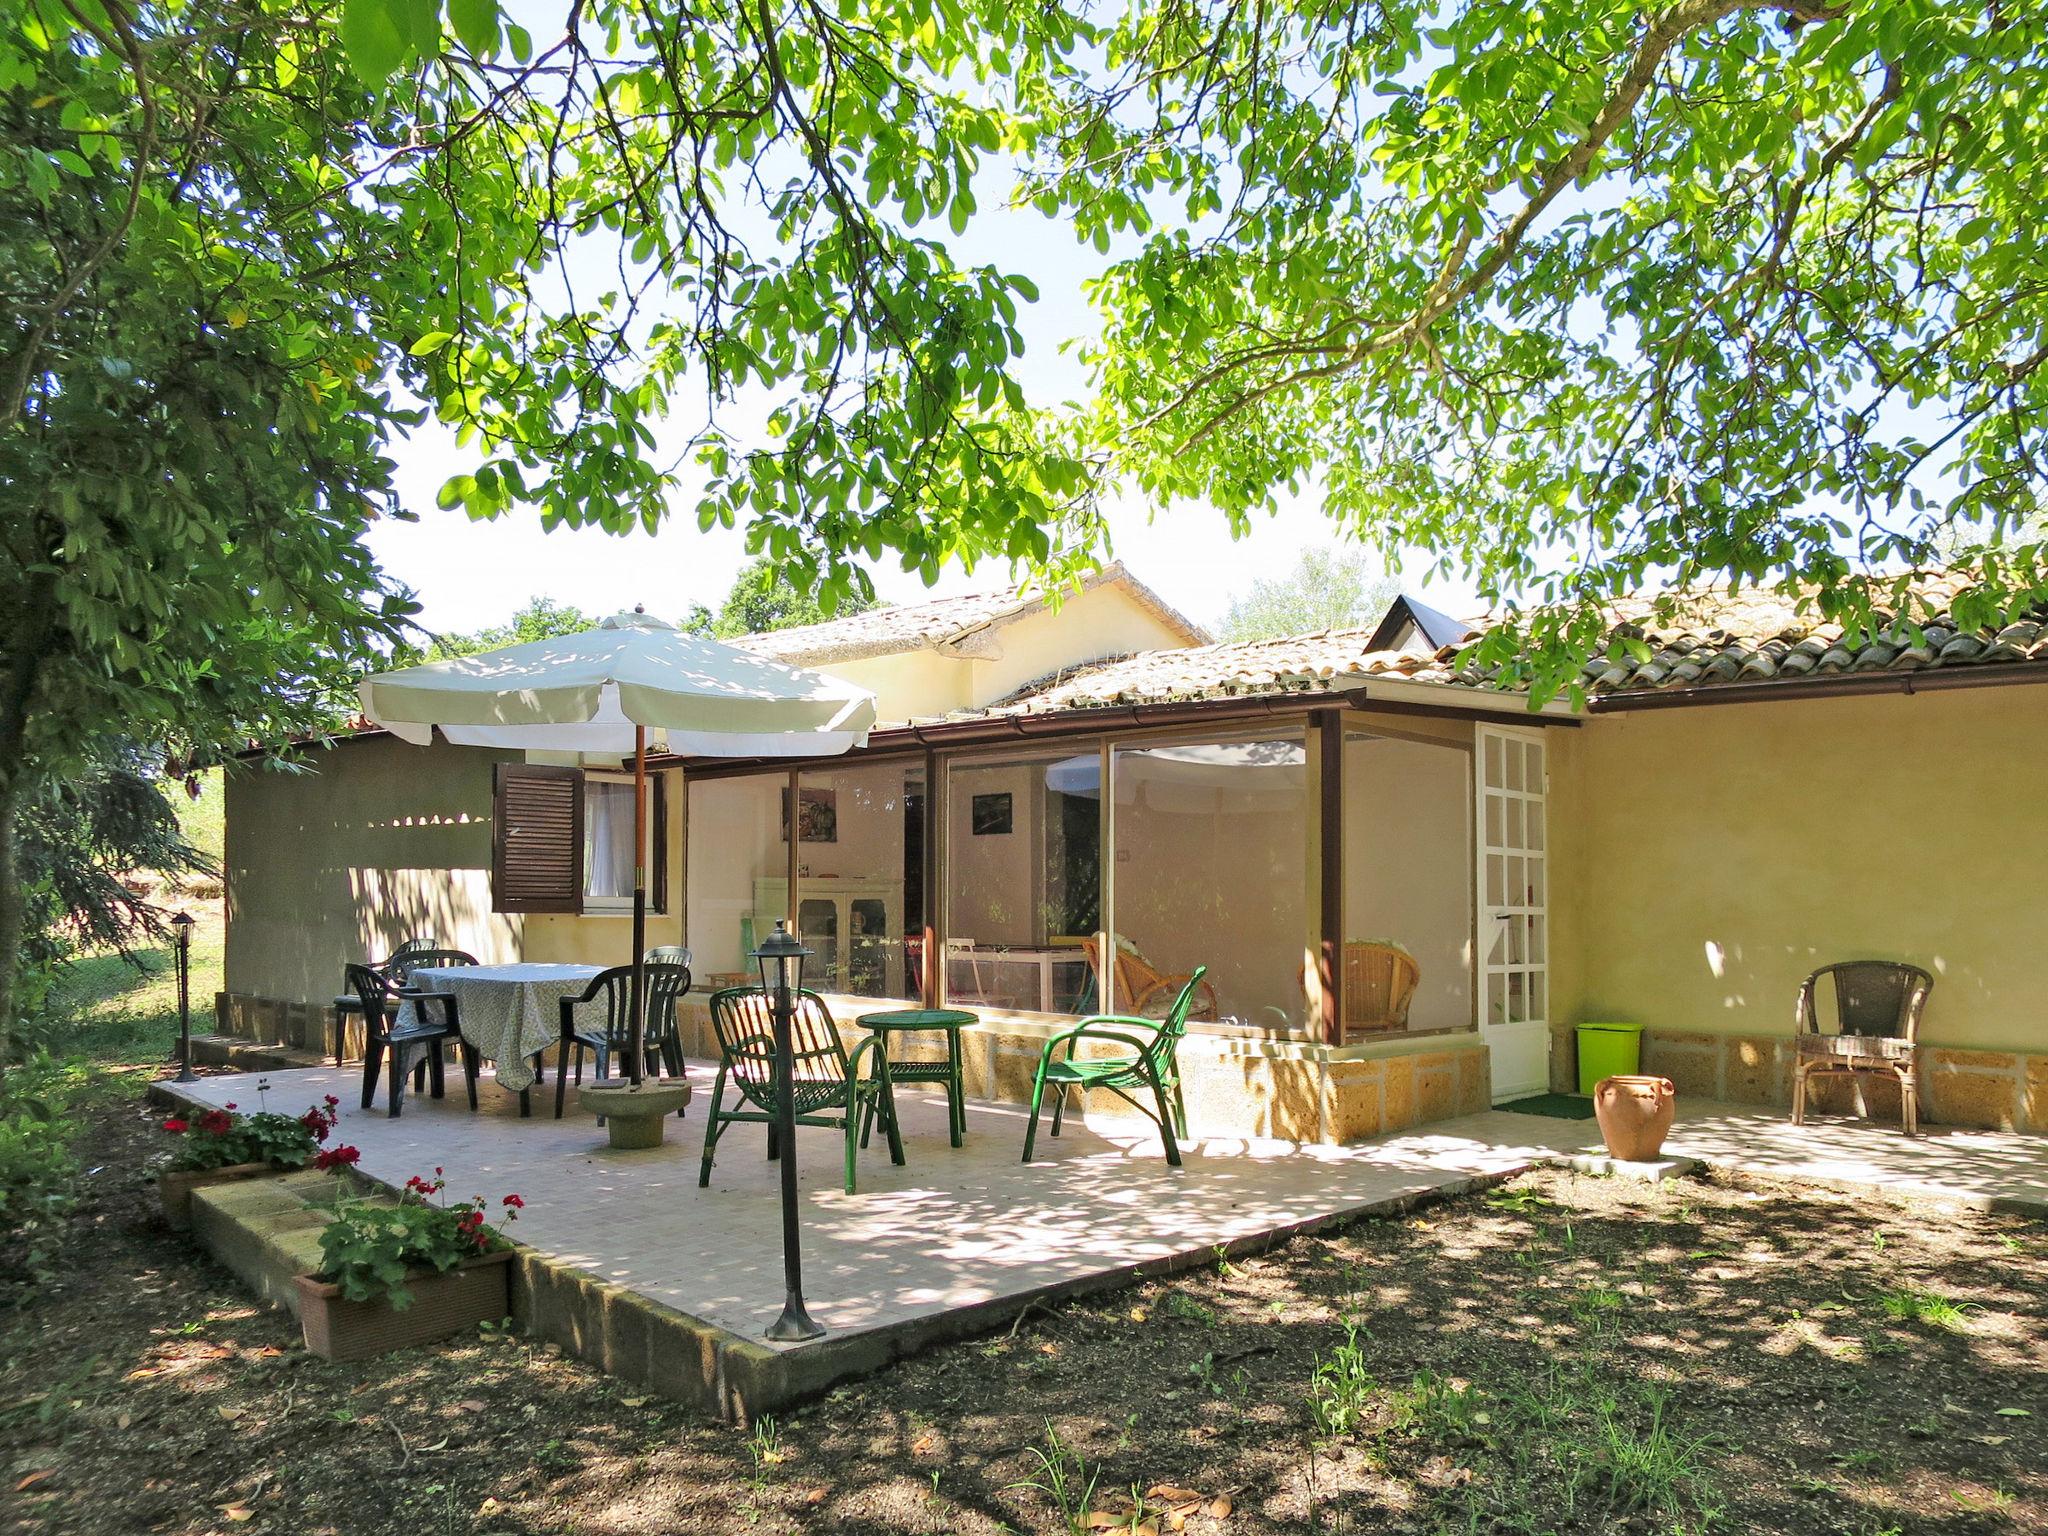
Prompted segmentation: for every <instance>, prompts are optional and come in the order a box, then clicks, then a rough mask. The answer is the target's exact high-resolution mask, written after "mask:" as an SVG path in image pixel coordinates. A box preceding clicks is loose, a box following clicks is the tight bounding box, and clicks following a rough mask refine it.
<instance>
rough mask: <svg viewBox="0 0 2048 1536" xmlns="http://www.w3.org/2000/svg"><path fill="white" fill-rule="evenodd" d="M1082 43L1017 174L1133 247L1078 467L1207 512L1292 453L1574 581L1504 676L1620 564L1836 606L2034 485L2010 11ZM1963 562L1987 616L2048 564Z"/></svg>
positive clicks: (1956, 4)
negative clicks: (1075, 83)
mask: <svg viewBox="0 0 2048 1536" xmlns="http://www.w3.org/2000/svg"><path fill="white" fill-rule="evenodd" d="M1101 46H1102V48H1103V51H1104V54H1105V56H1106V58H1107V61H1108V68H1109V72H1110V74H1111V75H1112V76H1113V78H1112V79H1111V81H1110V82H1109V83H1107V84H1104V85H1101V86H1098V87H1092V88H1091V89H1090V90H1088V91H1087V92H1086V93H1084V94H1083V96H1082V97H1081V98H1079V99H1080V100H1081V101H1084V102H1092V104H1093V108H1094V110H1093V112H1092V115H1080V116H1076V117H1073V118H1070V120H1069V125H1068V129H1067V134H1066V137H1065V138H1064V140H1063V141H1062V150H1063V152H1062V153H1061V154H1060V155H1059V156H1058V157H1057V159H1056V160H1055V161H1054V163H1052V164H1051V165H1050V166H1049V167H1048V168H1047V169H1046V170H1045V172H1044V173H1043V174H1042V175H1041V176H1040V177H1039V179H1038V181H1037V183H1036V186H1035V192H1036V195H1037V197H1038V200H1039V202H1040V205H1041V206H1042V207H1045V208H1046V209H1048V210H1071V211H1072V212H1073V215H1074V217H1075V218H1076V219H1077V221H1078V224H1079V228H1080V231H1081V233H1082V234H1084V235H1093V236H1096V237H1097V238H1098V239H1106V238H1107V237H1108V236H1109V235H1110V234H1112V233H1120V232H1131V231H1137V232H1140V233H1142V234H1143V236H1144V240H1143V245H1142V249H1141V250H1140V251H1139V252H1138V253H1137V254H1135V255H1133V256H1131V257H1129V258H1128V259H1125V260H1121V261H1118V262H1116V263H1115V264H1114V265H1112V266H1111V267H1110V269H1109V270H1108V272H1107V274H1106V275H1105V277H1104V279H1103V281H1102V283H1101V285H1100V287H1099V289H1098V290H1097V296H1098V301H1099V304H1100V307H1101V309H1102V312H1103V315H1104V318H1105V331H1104V335H1103V337H1102V339H1101V342H1100V344H1099V345H1098V346H1097V347H1096V348H1095V349H1094V353H1093V356H1094V359H1095V362H1096V366H1097V368H1098V371H1099V378H1100V381H1101V385H1102V389H1101V396H1100V402H1099V409H1098V415H1097V420H1096V423H1095V426H1094V432H1093V438H1094V440H1095V441H1096V442H1098V443H1100V444H1103V445H1106V447H1105V463H1106V467H1107V469H1108V470H1109V471H1110V472H1112V473H1114V472H1117V471H1121V472H1124V473H1127V474H1130V475H1133V476H1135V477H1137V478H1138V479H1139V480H1140V481H1141V482H1142V483H1143V484H1144V485H1145V486H1146V487H1147V488H1148V489H1149V490H1150V491H1151V492H1152V493H1153V494H1155V495H1156V496H1158V497H1161V498H1168V499H1173V498H1187V499H1205V500H1207V501H1210V502H1212V503H1214V504H1215V505H1217V506H1219V507H1221V508H1223V509H1224V510H1225V511H1227V512H1229V513H1231V514H1232V515H1234V516H1238V517H1242V516H1243V515H1245V514H1246V513H1248V512H1250V511H1252V510H1255V509H1257V508H1260V507H1262V506H1264V505H1266V504H1268V503H1269V502H1270V501H1271V499H1272V497H1273V496H1274V494H1275V492H1276V490H1277V489H1279V488H1281V487H1284V486H1288V485H1292V484H1295V483H1298V482H1301V481H1303V480H1305V479H1308V478H1310V477H1315V478H1317V479H1318V480H1319V483H1320V488H1321V491H1322V494H1323V497H1324V505H1325V507H1326V509H1327V510H1328V511H1329V513H1330V514H1331V516H1332V517H1334V518H1336V519H1337V520H1338V521H1340V522H1341V523H1344V524H1346V525H1348V526H1350V527H1352V528H1354V529H1356V530H1357V531H1358V532H1359V533H1360V534H1361V535H1362V536H1364V537H1366V538H1368V539H1370V540H1372V541H1374V542H1377V543H1379V544H1380V545H1382V546H1383V547H1386V548H1388V549H1392V548H1394V547H1396V546H1398V545H1400V544H1403V543H1408V544H1417V545H1421V546H1423V547H1425V548H1429V549H1432V550H1440V551H1442V552H1443V554H1444V558H1445V560H1446V561H1447V563H1450V564H1452V565H1457V566H1462V567H1463V568H1464V569H1465V570H1466V571H1468V572H1469V573H1471V574H1472V575H1473V576H1474V577H1476V579H1477V582H1478V584H1479V586H1480V587H1481V588H1482V590H1484V591H1486V592H1487V593H1488V594H1489V595H1492V596H1496V597H1497V596H1500V595H1502V594H1506V593H1513V592H1515V591H1516V590H1518V589H1520V590H1523V591H1533V592H1534V593H1535V594H1536V595H1538V596H1548V597H1551V598H1554V599H1560V600H1565V601H1572V600H1579V601H1580V602H1581V603H1582V604H1583V606H1581V607H1580V608H1578V609H1577V610H1574V611H1566V612H1564V613H1561V614H1554V615H1548V616H1545V617H1544V618H1543V619H1542V620H1541V621H1539V623H1538V624H1537V625H1536V626H1535V639H1536V641H1537V642H1538V643H1537V648H1536V662H1537V666H1536V668H1535V673H1536V681H1538V683H1539V684H1542V683H1550V684H1555V683H1557V682H1559V681H1561V680H1562V679H1563V678H1565V677H1567V676H1569V671H1570V662H1571V660H1572V654H1571V653H1572V652H1574V651H1578V652H1581V653H1582V652H1583V650H1584V649H1585V648H1586V647H1588V646H1590V645H1593V644H1595V643H1596V642H1597V640H1598V637H1599V633H1600V625H1599V622H1598V618H1597V613H1596V612H1595V611H1594V605H1595V604H1596V603H1597V600H1598V599H1600V598H1602V597H1605V596H1607V595H1609V594H1612V593H1614V592H1616V591H1618V590H1622V589H1626V588H1628V587H1632V586H1635V585H1638V584H1640V583H1641V582H1642V581H1643V580H1644V579H1645V578H1646V577H1649V576H1652V575H1653V574H1664V575H1668V576H1672V577H1676V578H1678V579H1681V580H1683V579H1698V578H1712V577H1718V576H1731V577H1738V578H1744V579H1748V580H1758V579H1769V578H1782V577H1784V576H1787V575H1791V576H1796V577H1799V578H1803V579H1805V580H1806V581H1808V582H1810V583H1812V584H1813V585H1815V586H1817V587H1818V588H1819V589H1820V593H1821V600H1822V603H1823V604H1824V605H1826V606H1828V607H1830V608H1832V609H1834V610H1835V611H1838V612H1839V611H1844V610H1846V611H1848V612H1850V613H1852V614H1853V613H1855V612H1857V611H1858V610H1859V608H1861V607H1862V606H1863V605H1864V604H1866V603H1867V602H1868V601H1869V599H1870V597H1871V595H1872V594H1871V591H1870V589H1869V588H1867V587H1865V586H1863V585H1862V584H1859V583H1857V582H1855V581H1854V580H1852V579H1851V578H1852V577H1853V575H1854V574H1855V572H1856V571H1858V570H1859V569H1861V568H1863V567H1865V566H1866V564H1885V563H1892V564H1896V563H1898V562H1916V561H1921V560H1924V559H1926V558H1927V557H1928V555H1929V553H1930V550H1931V548H1932V547H1933V546H1932V542H1931V541H1932V540H1934V539H1935V538H1936V537H1938V536H1940V535H1942V533H1943V530H1944V528H1945V527H1952V526H1953V525H1956V524H1961V525H1963V526H1964V527H1965V528H1971V529H1972V532H1973V533H1974V534H1975V535H1976V540H1977V541H1979V542H1981V539H1982V538H1983V536H1985V535H1987V534H1990V533H1993V532H1994V531H1995V530H1997V529H1999V528H2000V527H2001V525H2004V524H2007V523H2010V522H2012V521H2013V520H2015V519H2016V518H2017V517H2018V516H2020V515H2022V514H2024V513H2025V512H2027V511H2029V510H2030V509H2031V507H2032V505H2033V501H2034V496H2035V495H2036V493H2038V491H2039V490H2040V488H2041V487H2042V484H2043V464H2042V458H2041V455H2042V449H2043V432H2044V425H2048V414H2044V411H2048V374H2044V372H2043V371H2042V364H2043V363H2044V361H2048V260H2044V258H2048V249H2044V238H2048V237H2044V233H2043V221H2042V220H2041V218H2040V216H2039V210H2040V209H2041V208H2042V206H2043V198H2044V196H2048V111H2044V109H2043V106H2042V103H2043V102H2044V100H2048V96H2044V94H2043V88H2044V85H2048V15H2044V12H2043V11H2042V10H2041V9H2040V8H2039V7H2028V6H2011V5H2006V4H2002V3H1998V0H1990V3H1984V0H1883V3H1862V0H1675V3H1669V4H1665V5H1660V6H1654V7H1649V6H1642V5H1638V4H1635V3H1613V0H1571V3H1565V4H1546V5H1541V6H1535V5H1528V4H1523V3H1519V0H1464V3H1454V4H1448V5H1432V4H1416V3H1411V0H1379V3H1373V4H1366V5H1363V6H1358V7H1348V6H1347V7H1341V8H1334V9H1327V10H1326V9H1324V8H1321V7H1317V6H1306V7H1305V6H1298V5H1280V6H1259V7H1242V6H1238V5H1235V4H1229V3H1218V4H1213V5H1198V6H1171V7H1164V8H1159V7H1137V6H1134V7H1132V8H1131V9H1130V10H1129V11H1127V12H1126V14H1125V15H1124V16H1123V17H1122V18H1121V19H1120V20H1119V21H1118V22H1117V23H1116V24H1115V25H1114V27H1113V28H1112V29H1111V31H1110V33H1109V35H1108V37H1107V38H1106V40H1105V41H1104V42H1103V43H1102V45H1101ZM1972 525H1975V526H1974V527H1972ZM1962 542H1963V543H1964V544H1965V545H1968V544H1970V543H1971V542H1973V540H1972V538H1970V537H1968V536H1966V537H1965V538H1964V539H1963V540H1962ZM1986 563H1987V565H1988V574H1989V576H1990V578H1991V580H1990V582H1989V584H1988V586H1987V589H1986V590H1985V592H1984V593H1982V594H1980V596H1979V598H1978V600H1977V601H1978V604H1979V608H1980V613H1979V615H1978V616H1979V617H1981V618H1986V619H1988V618H1990V617H1993V616H1994V614H1995V613H1996V611H1997V610H1998V609H1999V607H2000V606H2001V605H2002V604H2010V603H2012V602H2014V601H2030V600H2033V599H2036V598H2038V597H2040V596H2041V595H2042V592H2043V588H2044V583H2048V577H2044V572H2043V569H2042V562H2041V550H2040V547H2039V544H2038V542H2037V541H2035V540H2033V539H2031V538H2027V539H2023V540H2021V541H2020V542H2019V543H2018V544H2017V545H2016V546H2015V547H2011V548H2008V549H2006V550H2004V551H2002V552H1999V553H1997V554H1994V555H1993V556H1992V557H1991V558H1990V559H1989V560H1988V561H1987V562H1986ZM1546 642H1547V644H1546ZM1559 642H1562V644H1560V643H1559ZM1507 643H1509V642H1508V640H1507V638H1506V637H1502V638H1501V639H1500V640H1498V641H1497V642H1496V644H1497V645H1501V646H1505V645H1506V644H1507Z"/></svg>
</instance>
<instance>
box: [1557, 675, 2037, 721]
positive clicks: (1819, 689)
mask: <svg viewBox="0 0 2048 1536" xmlns="http://www.w3.org/2000/svg"><path fill="white" fill-rule="evenodd" d="M2018 683H2048V664H2042V663H2038V662H2036V663H2029V662H2010V663H1998V662H1992V663H1989V664H1985V663H1978V664H1975V665H1966V666H1961V667H1953V668H1948V667H1944V668H1937V669H1935V670H1932V671H1925V672H1864V673H1850V674H1837V675H1834V676H1830V677H1809V678H1797V677H1794V678H1782V677H1760V678H1752V679H1751V680H1750V681H1748V682H1741V683H1699V684H1696V685H1694V686H1692V687H1688V688H1661V689H1645V690H1643V691H1642V692H1640V693H1603V694H1597V695H1595V696H1594V698H1593V700H1592V702H1591V704H1590V705H1588V709H1589V710H1590V711H1591V712H1592V713H1593V714H1598V715H1608V714H1624V713H1628V712H1631V711H1634V710H1642V709H1683V708H1689V707H1697V706H1700V705H1704V704H1765V703H1771V702H1773V701H1776V700H1780V699H1783V700H1792V699H1848V698H1862V697H1868V696H1874V695H1880V694H1892V693H1903V694H1915V693H1937V692H1940V691H1942V690H1945V689H1949V688H1995V687H2010V686H2012V685H2014V684H2018Z"/></svg>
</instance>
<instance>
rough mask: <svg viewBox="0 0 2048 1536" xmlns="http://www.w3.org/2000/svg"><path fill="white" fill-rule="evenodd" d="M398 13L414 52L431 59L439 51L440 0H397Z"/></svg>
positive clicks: (402, 27) (402, 28) (401, 25)
mask: <svg viewBox="0 0 2048 1536" xmlns="http://www.w3.org/2000/svg"><path fill="white" fill-rule="evenodd" d="M398 14H399V24H400V27H401V30H403V32H404V33H405V37H406V41H407V42H409V43H411V44H412V51H413V52H414V53H415V54H417V55H418V56H419V57H420V58H423V59H431V58H433V57H434V55H436V54H437V53H439V52H440V51H441V0H398Z"/></svg>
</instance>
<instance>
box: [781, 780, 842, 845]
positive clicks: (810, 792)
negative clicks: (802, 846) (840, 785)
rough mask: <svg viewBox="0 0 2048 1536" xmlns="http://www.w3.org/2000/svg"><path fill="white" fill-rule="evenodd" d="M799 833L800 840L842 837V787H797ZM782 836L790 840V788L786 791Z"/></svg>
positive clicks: (820, 841)
mask: <svg viewBox="0 0 2048 1536" xmlns="http://www.w3.org/2000/svg"><path fill="white" fill-rule="evenodd" d="M796 836H797V841H798V842H800V843H836V842H838V841H839V791H838V790H836V789H804V790H799V791H797V804H796ZM782 840H783V841H784V842H785V843H786V842H788V841H789V790H788V789H787V788H785V789H784V790H783V791H782Z"/></svg>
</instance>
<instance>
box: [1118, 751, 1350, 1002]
mask: <svg viewBox="0 0 2048 1536" xmlns="http://www.w3.org/2000/svg"><path fill="white" fill-rule="evenodd" d="M1111 779H1112V783H1113V785H1114V790H1115V811H1114V819H1113V821H1112V824H1111V836H1112V839H1113V842H1114V846H1115V853H1116V868H1115V875H1114V878H1113V880H1112V883H1111V891H1110V900H1111V905H1112V908H1113V920H1114V922H1115V924H1116V943H1117V949H1118V962H1117V964H1118V973H1117V974H1118V977H1119V982H1120V986H1119V995H1118V999H1117V1007H1118V1009H1119V1010H1120V1011H1121V1010H1132V1011H1136V1012H1139V1013H1144V1014H1151V1015H1157V1014H1160V1013H1163V1012H1165V1010H1166V1009H1167V1008H1168V1007H1169V1006H1171V1004H1172V1002H1173V998H1174V995H1175V994H1176V993H1177V992H1178V991H1179V989H1180V986H1181V984H1182V983H1183V982H1184V981H1185V980H1186V978H1187V976H1188V975H1189V974H1190V973H1192V972H1193V971H1194V969H1195V968H1196V967H1197V966H1203V965H1206V966H1207V967H1208V968H1209V973H1208V976H1207V978H1206V981H1207V985H1206V986H1205V987H1203V988H1202V989H1201V990H1200V991H1198V992H1197V994H1196V1006H1195V1011H1194V1014H1193V1017H1195V1018H1200V1019H1215V1020H1219V1021H1223V1022H1229V1023H1238V1024H1250V1025H1256V1026H1259V1027H1262V1028H1266V1029H1275V1030H1292V1029H1297V1028H1299V1027H1301V1026H1302V1024H1303V1022H1304V1019H1305V1015H1306V996H1305V992H1304V988H1303V984H1302V978H1303V966H1304V962H1305V959H1306V954H1307V945H1308V942H1309V918H1308V910H1307V905H1308V893H1307V864H1308V839H1309V837H1310V836H1311V834H1312V832H1313V830H1314V829H1313V827H1312V825H1311V823H1310V820H1309V795H1308V754H1307V751H1306V750H1305V747H1304V742H1303V738H1302V737H1301V736H1300V735H1295V734H1287V735H1280V734H1274V735H1262V736H1258V737H1253V738H1245V739H1217V740H1209V741H1189V742H1170V743H1159V744H1157V745H1144V746H1129V747H1118V748H1116V750H1115V751H1114V753H1113V754H1112V772H1111Z"/></svg>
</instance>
